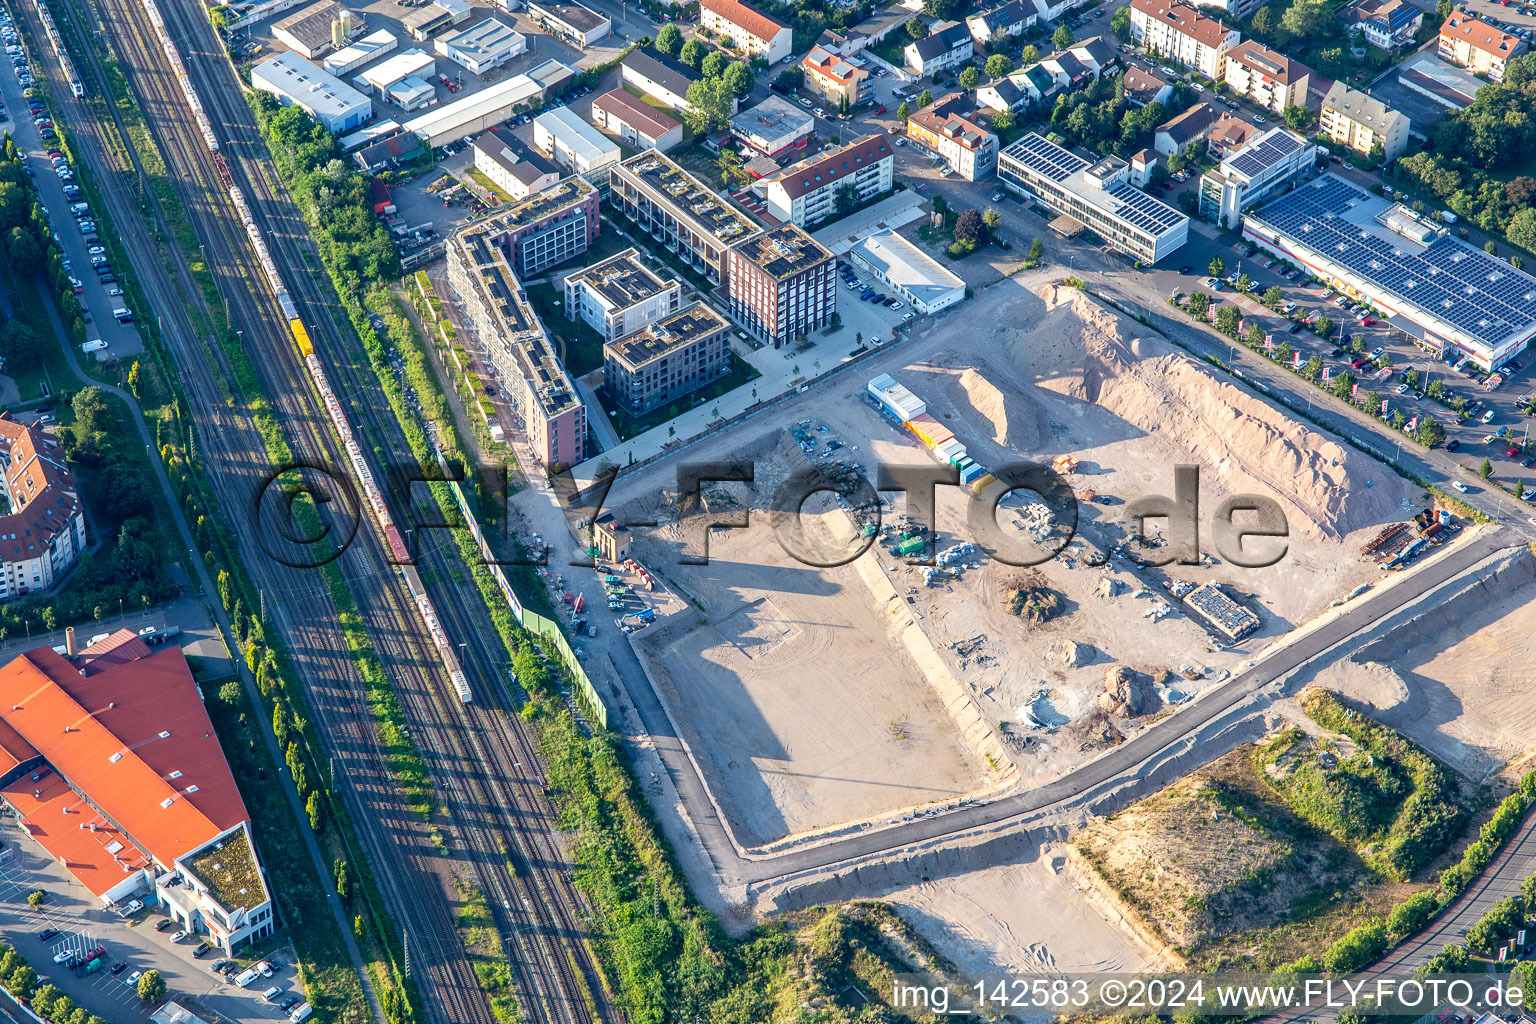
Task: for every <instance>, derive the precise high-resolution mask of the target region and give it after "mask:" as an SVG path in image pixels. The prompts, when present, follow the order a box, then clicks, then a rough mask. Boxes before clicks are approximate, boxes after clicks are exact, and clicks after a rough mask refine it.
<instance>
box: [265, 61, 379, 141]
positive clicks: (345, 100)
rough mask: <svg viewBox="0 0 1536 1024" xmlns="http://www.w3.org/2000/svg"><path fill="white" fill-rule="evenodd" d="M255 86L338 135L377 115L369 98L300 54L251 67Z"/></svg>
mask: <svg viewBox="0 0 1536 1024" xmlns="http://www.w3.org/2000/svg"><path fill="white" fill-rule="evenodd" d="M251 87H252V88H254V89H259V90H261V91H262V92H268V93H271V94H272V95H273V96H276V97H277V100H278V102H279V103H281V104H282V105H283V106H285V107H287V106H296V107H299V108H300V109H302V110H304V111H306V112H308V113H309V114H310V116H312V117H313V118H314V119H315V120H316V121H319V122H320V123H321V124H322V125H324V126H325V128H326V129H327V130H328V131H331V132H334V133H335V134H337V135H340V134H341V133H343V132H347V131H351V130H352V129H353V128H356V127H358V126H359V125H361V124H362V123H363V122H364V121H366V120H368V119H369V118H370V117H372V116H373V104H372V103H371V102H370V101H369V99H368V97H367V96H364V95H363V94H362V93H360V92H358V91H357V90H356V89H354V88H352V87H351V86H350V85H348V84H347V83H345V82H343V81H342V80H341V79H339V78H337V77H336V76H335V75H331V74H327V73H326V72H324V71H321V70H320V69H319V68H318V67H316V66H315V65H314V64H311V63H310V62H309V61H307V60H305V59H304V58H303V57H300V56H299V55H298V54H296V53H279V54H277V55H276V56H275V57H270V58H268V59H267V60H264V61H262V62H261V63H260V64H257V65H256V66H255V67H253V68H251Z"/></svg>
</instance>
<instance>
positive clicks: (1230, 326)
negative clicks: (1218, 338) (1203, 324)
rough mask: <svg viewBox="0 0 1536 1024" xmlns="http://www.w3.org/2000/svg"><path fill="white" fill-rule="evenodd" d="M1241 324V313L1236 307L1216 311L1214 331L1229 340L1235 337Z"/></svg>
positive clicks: (1223, 307) (1225, 307) (1226, 307)
mask: <svg viewBox="0 0 1536 1024" xmlns="http://www.w3.org/2000/svg"><path fill="white" fill-rule="evenodd" d="M1242 322H1243V311H1242V310H1240V309H1238V308H1237V307H1236V306H1222V307H1221V308H1220V309H1218V310H1217V311H1216V329H1217V330H1218V331H1220V332H1221V333H1222V334H1225V335H1227V336H1228V337H1229V338H1235V337H1237V332H1238V328H1239V326H1240V325H1241V324H1242Z"/></svg>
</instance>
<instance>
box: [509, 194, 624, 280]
mask: <svg viewBox="0 0 1536 1024" xmlns="http://www.w3.org/2000/svg"><path fill="white" fill-rule="evenodd" d="M486 227H487V229H488V230H491V231H492V233H493V235H494V237H495V239H496V244H497V245H499V246H500V247H501V248H502V249H503V250H504V251H505V252H506V253H507V258H508V259H509V260H510V261H511V263H512V270H513V272H514V273H516V274H517V275H518V276H519V277H534V276H537V275H538V274H541V273H543V272H544V271H545V270H547V269H549V268H550V267H553V266H555V265H556V264H559V263H564V262H565V261H566V260H572V259H575V258H576V257H578V256H580V255H581V254H582V253H584V252H586V251H587V247H588V246H589V245H591V244H592V239H594V238H596V237H597V234H598V229H599V224H598V217H597V190H596V189H595V188H593V187H592V186H591V185H589V184H587V183H586V182H585V181H583V180H582V179H580V178H566V179H565V180H564V181H562V182H559V183H558V184H556V185H554V186H553V187H551V188H546V189H544V190H543V191H541V192H536V193H534V194H532V195H530V196H529V197H528V198H527V199H524V200H523V201H522V202H519V203H513V204H512V205H511V206H507V207H504V208H502V210H501V211H500V212H498V213H497V214H496V216H495V217H493V218H491V219H490V220H489V221H487V222H486Z"/></svg>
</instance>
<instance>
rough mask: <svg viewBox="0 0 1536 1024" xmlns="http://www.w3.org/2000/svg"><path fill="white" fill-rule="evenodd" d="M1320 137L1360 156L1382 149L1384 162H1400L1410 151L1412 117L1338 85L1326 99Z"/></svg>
mask: <svg viewBox="0 0 1536 1024" xmlns="http://www.w3.org/2000/svg"><path fill="white" fill-rule="evenodd" d="M1317 127H1318V132H1319V134H1322V135H1325V136H1327V137H1328V138H1330V139H1332V140H1333V141H1334V142H1337V143H1339V144H1340V145H1343V146H1348V147H1349V148H1350V149H1353V150H1355V151H1356V152H1359V153H1365V154H1366V155H1370V153H1371V152H1372V151H1373V150H1374V149H1375V148H1376V147H1377V146H1380V147H1381V152H1382V159H1383V160H1384V161H1392V160H1396V159H1397V158H1398V157H1399V156H1401V155H1402V153H1403V150H1405V149H1407V148H1408V128H1409V122H1408V116H1407V115H1406V114H1402V113H1399V112H1398V111H1396V110H1392V109H1390V108H1389V107H1388V106H1387V105H1386V104H1385V103H1383V102H1381V100H1378V99H1376V98H1375V97H1372V96H1367V95H1366V94H1365V93H1363V92H1357V91H1355V90H1354V89H1351V88H1350V87H1349V86H1347V85H1345V84H1344V83H1343V82H1334V83H1333V88H1331V89H1329V90H1328V95H1327V96H1325V97H1324V98H1323V112H1322V116H1320V117H1319V118H1318V122H1317Z"/></svg>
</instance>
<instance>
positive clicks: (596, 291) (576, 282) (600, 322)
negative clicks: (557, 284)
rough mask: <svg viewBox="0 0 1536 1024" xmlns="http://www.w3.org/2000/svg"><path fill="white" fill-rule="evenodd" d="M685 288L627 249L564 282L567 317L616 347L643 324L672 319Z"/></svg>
mask: <svg viewBox="0 0 1536 1024" xmlns="http://www.w3.org/2000/svg"><path fill="white" fill-rule="evenodd" d="M682 302H683V286H682V285H681V284H679V283H678V281H677V279H676V278H665V279H664V278H662V276H661V275H660V274H658V273H656V271H654V270H652V269H651V268H650V267H647V266H646V265H645V264H644V263H643V262H642V261H641V259H640V252H639V250H637V249H634V248H629V249H625V250H624V251H623V252H621V253H619V254H618V255H616V256H610V257H608V258H607V259H606V260H603V261H602V262H601V263H594V264H593V265H592V266H590V267H585V268H583V269H581V270H578V271H576V273H574V274H572V275H571V276H570V277H567V278H566V279H565V317H566V319H567V320H581V321H583V322H584V323H586V324H587V325H589V326H590V327H591V328H592V329H593V330H595V331H597V332H598V333H599V334H601V335H602V336H603V340H604V341H618V340H619V339H620V338H622V337H624V336H625V335H627V334H633V333H635V332H636V331H638V330H640V328H642V327H644V326H645V325H646V324H649V323H653V322H655V321H656V320H659V319H660V318H662V317H664V316H668V315H670V314H672V313H676V312H677V311H678V309H679V308H680V307H681V306H682Z"/></svg>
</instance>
